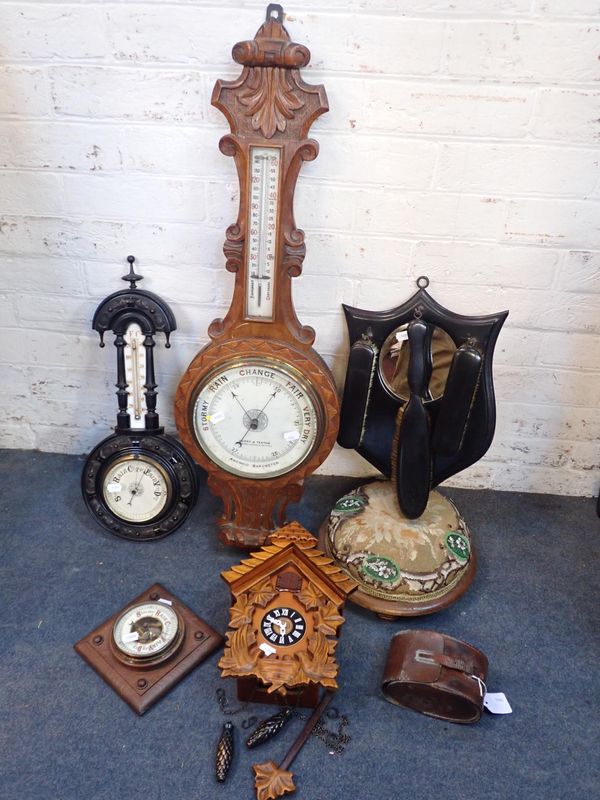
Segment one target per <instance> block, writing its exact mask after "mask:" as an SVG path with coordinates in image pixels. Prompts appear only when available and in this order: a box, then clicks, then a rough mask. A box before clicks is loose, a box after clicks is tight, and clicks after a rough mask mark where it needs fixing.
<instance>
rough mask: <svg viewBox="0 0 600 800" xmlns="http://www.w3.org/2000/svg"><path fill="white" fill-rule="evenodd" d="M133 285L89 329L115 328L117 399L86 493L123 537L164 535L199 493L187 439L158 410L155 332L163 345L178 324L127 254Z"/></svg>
mask: <svg viewBox="0 0 600 800" xmlns="http://www.w3.org/2000/svg"><path fill="white" fill-rule="evenodd" d="M127 260H128V262H129V273H128V274H127V275H124V276H123V280H124V281H127V282H128V283H129V288H128V289H122V290H121V291H119V292H115V293H114V294H111V295H110V296H109V297H107V298H106V299H105V300H103V301H102V302H101V303H100V305H99V306H98V308H97V309H96V313H95V314H94V319H93V322H92V327H93V328H94V330H96V331H98V333H99V334H100V347H104V334H105V333H106V331H109V330H110V331H112V332H113V333H114V334H115V342H114V344H115V348H116V354H117V383H116V386H117V393H116V394H117V398H118V403H119V410H118V413H117V425H116V427H115V432H114V433H113V434H112V435H111V436H109V437H108V438H106V439H104V440H103V441H102V442H100V444H99V445H98V446H97V447H96V448H94V450H93V451H92V452H91V453H90V455H89V456H88V458H87V460H86V462H85V467H84V469H83V474H82V480H81V486H82V491H83V497H84V500H85V502H86V505H87V507H88V508H89V510H90V512H91V513H92V515H93V516H94V517H95V518H96V520H97V521H98V522H99V523H100V524H101V525H102V526H103V527H104V528H106V529H107V530H109V531H110V532H111V533H113V534H115V535H116V536H121V537H122V538H124V539H133V540H138V541H141V540H148V539H159V538H161V537H162V536H166V535H167V534H169V533H172V532H173V531H174V530H176V528H178V527H179V526H180V525H181V524H182V522H183V521H184V520H185V519H186V517H187V516H188V514H189V512H190V510H191V509H192V507H193V505H194V503H195V502H196V497H197V494H198V488H197V478H196V467H195V465H194V463H193V461H192V460H191V459H190V457H189V456H188V455H187V453H186V452H185V450H184V449H183V447H182V445H181V444H179V442H177V441H176V440H175V439H173V438H172V437H171V436H168V435H167V434H165V433H164V430H163V428H162V427H161V426H160V425H159V418H158V413H157V412H156V395H157V392H156V387H157V384H156V380H155V374H154V347H155V344H156V343H155V341H154V336H155V334H156V333H164V334H165V337H166V347H170V343H169V336H170V334H171V331H174V330H175V329H176V327H177V324H176V322H175V317H174V315H173V312H172V311H171V309H170V308H169V306H168V305H167V303H165V302H164V300H162V299H161V298H160V297H158V296H157V295H155V294H153V293H152V292H148V291H145V290H143V289H138V287H137V286H136V283H138V281H141V280H142V276H141V275H137V274H136V273H135V272H134V269H133V263H134V261H135V259H134V257H133V256H129V257H128V258H127Z"/></svg>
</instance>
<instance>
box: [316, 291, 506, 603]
mask: <svg viewBox="0 0 600 800" xmlns="http://www.w3.org/2000/svg"><path fill="white" fill-rule="evenodd" d="M428 285H429V280H428V279H427V278H426V277H425V276H422V277H420V278H419V279H418V280H417V287H418V291H417V292H416V293H415V294H414V295H413V296H412V297H411V298H410V299H409V300H407V301H406V302H405V303H404V304H402V305H400V306H397V307H396V308H392V309H389V310H386V311H366V310H364V309H359V308H350V307H348V306H344V311H345V313H346V321H347V323H348V330H349V333H350V345H351V346H350V356H349V360H348V369H347V373H346V384H345V387H344V394H343V398H342V412H341V422H340V433H339V438H338V441H339V443H340V444H341V445H342V446H343V447H349V448H354V449H356V451H357V452H358V453H360V454H361V455H362V456H363V457H364V458H365V459H366V460H367V461H369V462H370V463H371V464H373V465H374V466H375V467H377V469H379V470H380V471H381V472H382V473H383V474H384V475H385V476H386V477H388V478H389V479H390V480H389V481H387V482H382V481H377V482H375V483H371V484H368V485H366V486H362V487H360V488H358V489H356V490H354V491H353V492H351V493H350V494H348V495H346V496H344V497H342V498H340V500H338V502H337V503H336V505H335V507H334V509H333V511H332V512H331V515H330V517H329V519H328V520H327V521H326V523H325V524H324V525H323V527H322V529H321V538H320V541H321V545H322V547H323V549H324V550H325V551H326V552H327V553H328V554H330V555H333V556H335V558H336V560H337V562H338V563H340V564H343V565H344V568H345V569H346V570H347V571H348V573H349V574H350V575H352V576H353V577H354V578H356V579H357V580H359V582H360V587H359V589H358V590H357V591H356V592H355V593H354V595H353V597H352V599H353V600H354V601H355V602H357V603H360V604H361V605H364V606H366V607H367V608H370V609H372V610H374V611H376V612H377V613H379V614H380V615H382V616H414V615H420V614H427V613H430V612H432V611H437V610H439V609H441V608H444V607H445V606H447V605H449V604H450V603H452V602H454V600H456V599H457V598H458V597H460V596H461V595H462V594H463V593H464V592H465V590H466V589H467V588H468V586H469V585H470V583H471V581H472V579H473V575H474V572H475V554H474V551H473V548H472V543H471V536H470V532H469V530H468V528H467V525H466V523H465V521H464V520H463V518H462V517H461V516H460V514H459V513H458V511H457V509H456V507H455V506H454V505H453V503H452V502H451V501H450V500H449V499H448V498H445V497H443V496H442V495H441V494H439V493H438V492H433V491H432V489H433V488H434V487H435V486H437V485H438V484H439V483H441V482H442V481H444V480H446V479H447V478H449V477H450V476H452V475H455V474H456V473H457V472H459V471H460V470H463V469H465V468H466V467H468V466H470V465H471V464H473V463H474V462H475V461H477V460H478V459H479V458H481V457H482V456H483V454H484V453H485V452H486V450H487V449H488V447H489V446H490V444H491V442H492V438H493V435H494V427H495V419H496V414H495V410H496V407H495V400H494V387H493V381H492V358H493V354H494V346H495V344H496V340H497V338H498V334H499V333H500V329H501V328H502V325H503V323H504V320H505V319H506V317H507V314H508V312H507V311H502V312H499V313H497V314H489V315H486V316H464V315H462V314H456V313H454V312H452V311H449V310H448V309H446V308H444V307H443V306H441V305H440V304H439V303H437V302H436V301H435V300H434V299H433V297H431V295H430V294H429V293H428V292H427V287H428Z"/></svg>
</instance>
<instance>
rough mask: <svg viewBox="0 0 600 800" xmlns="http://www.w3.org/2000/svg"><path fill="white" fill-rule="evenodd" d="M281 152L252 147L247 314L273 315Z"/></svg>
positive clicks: (266, 316)
mask: <svg viewBox="0 0 600 800" xmlns="http://www.w3.org/2000/svg"><path fill="white" fill-rule="evenodd" d="M280 152H281V151H280V150H279V148H278V147H251V148H250V154H251V158H250V187H251V189H250V209H249V217H248V231H249V237H248V265H247V266H248V279H249V280H248V291H247V297H246V315H247V316H248V317H258V318H261V319H272V317H273V294H274V285H273V284H274V271H273V266H274V264H275V257H276V254H277V221H278V220H277V217H278V199H279V163H280Z"/></svg>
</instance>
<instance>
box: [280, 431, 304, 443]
mask: <svg viewBox="0 0 600 800" xmlns="http://www.w3.org/2000/svg"><path fill="white" fill-rule="evenodd" d="M283 438H284V439H285V440H286V442H297V441H298V439H299V438H300V431H286V432H285V433H284V434H283Z"/></svg>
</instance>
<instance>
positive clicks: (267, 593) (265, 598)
mask: <svg viewBox="0 0 600 800" xmlns="http://www.w3.org/2000/svg"><path fill="white" fill-rule="evenodd" d="M276 594H277V590H276V589H274V588H273V584H272V583H271V581H270V580H267V581H265V582H264V583H261V584H260V586H257V587H256V589H253V590H252V603H253V604H256V605H259V606H262V607H263V608H264V607H265V606H266V605H267V603H268V602H269V600H272V599H273V598H274V597H275V595H276Z"/></svg>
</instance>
